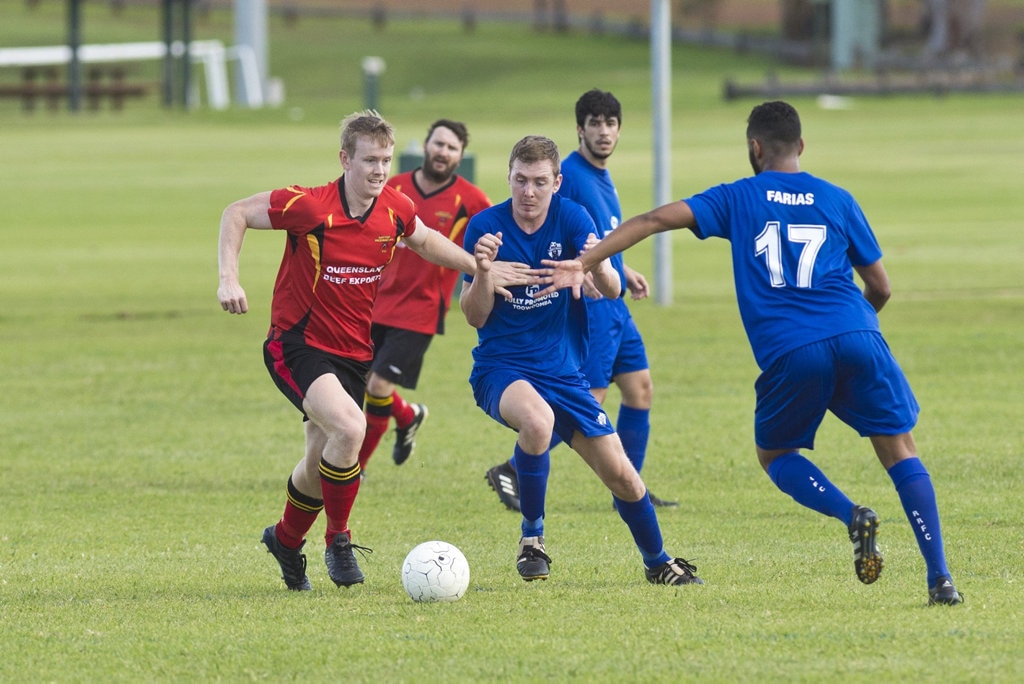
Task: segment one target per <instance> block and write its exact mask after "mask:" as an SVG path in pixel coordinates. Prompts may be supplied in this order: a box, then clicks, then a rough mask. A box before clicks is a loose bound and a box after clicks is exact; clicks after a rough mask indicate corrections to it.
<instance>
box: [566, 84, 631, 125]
mask: <svg viewBox="0 0 1024 684" xmlns="http://www.w3.org/2000/svg"><path fill="white" fill-rule="evenodd" d="M588 116H594V117H597V116H603V117H604V118H605V120H607V119H611V118H615V119H616V120H617V121H618V122H619V125H620V126H621V125H622V104H620V103H619V100H618V98H616V97H615V96H614V95H612V94H611V93H609V92H608V91H606V90H598V89H597V88H592V89H590V90H588V91H587V92H585V93H583V94H582V95H580V99H578V100H576V125H577V126H579V127H580V128H583V126H584V125H585V124H586V123H587V117H588Z"/></svg>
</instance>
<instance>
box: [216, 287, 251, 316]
mask: <svg viewBox="0 0 1024 684" xmlns="http://www.w3.org/2000/svg"><path fill="white" fill-rule="evenodd" d="M217 299H219V300H220V308H222V309H224V310H225V311H227V312H228V313H233V314H244V313H245V312H246V311H248V310H249V302H248V301H247V300H246V298H245V290H243V289H242V286H241V285H239V284H238V283H237V282H222V283H221V284H220V287H218V288H217Z"/></svg>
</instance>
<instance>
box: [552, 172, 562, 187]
mask: <svg viewBox="0 0 1024 684" xmlns="http://www.w3.org/2000/svg"><path fill="white" fill-rule="evenodd" d="M552 187H553V188H554V189H553V190H552V192H558V188H560V187H562V174H560V173H559V174H557V175H556V176H555V184H554V185H553V186H552Z"/></svg>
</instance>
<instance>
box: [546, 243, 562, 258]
mask: <svg viewBox="0 0 1024 684" xmlns="http://www.w3.org/2000/svg"><path fill="white" fill-rule="evenodd" d="M560 256H562V243H561V242H552V243H551V244H550V245H548V257H549V258H551V259H557V258H558V257H560Z"/></svg>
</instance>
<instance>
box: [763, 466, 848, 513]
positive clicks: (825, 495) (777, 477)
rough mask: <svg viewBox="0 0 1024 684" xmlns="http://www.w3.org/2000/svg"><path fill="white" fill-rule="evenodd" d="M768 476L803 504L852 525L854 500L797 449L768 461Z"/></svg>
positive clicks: (777, 485)
mask: <svg viewBox="0 0 1024 684" xmlns="http://www.w3.org/2000/svg"><path fill="white" fill-rule="evenodd" d="M768 477H770V478H771V479H772V482H774V483H775V486H776V487H778V488H779V489H781V490H782V491H783V492H785V493H786V494H789V495H790V496H791V497H793V499H794V500H795V501H796V502H797V503H798V504H800V505H801V506H806V507H807V508H810V509H811V510H813V511H817V512H819V513H823V514H825V515H827V516H830V517H833V518H838V519H839V520H842V521H843V522H844V523H846V526H847V527H849V526H850V522H851V520H852V519H853V505H854V504H853V501H851V500H850V499H849V497H847V496H846V494H843V492H842V491H841V490H840V489H839V488H838V487H836V486H835V485H834V484H832V483H831V482H830V481H829V479H828V478H827V477H825V473H823V472H821V471H820V470H819V469H818V466H816V465H814V464H813V463H811V462H810V461H808V460H807V459H806V458H804V457H803V456H801V455H800V454H798V453H797V452H795V451H792V452H790V453H788V454H783V455H782V456H779V457H778V458H776V459H775V460H774V461H772V462H771V463H769V464H768Z"/></svg>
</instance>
